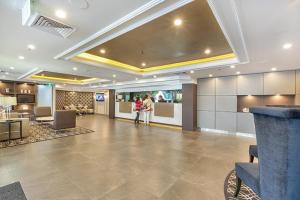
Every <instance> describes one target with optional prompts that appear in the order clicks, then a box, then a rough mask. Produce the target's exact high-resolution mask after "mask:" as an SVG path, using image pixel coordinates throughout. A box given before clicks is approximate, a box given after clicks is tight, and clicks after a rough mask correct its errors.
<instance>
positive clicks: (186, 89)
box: [182, 83, 197, 131]
mask: <svg viewBox="0 0 300 200" xmlns="http://www.w3.org/2000/svg"><path fill="white" fill-rule="evenodd" d="M196 129H197V85H196V84H193V83H189V84H182V130H183V131H194V130H196Z"/></svg>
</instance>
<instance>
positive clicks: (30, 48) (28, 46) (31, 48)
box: [27, 44, 35, 51]
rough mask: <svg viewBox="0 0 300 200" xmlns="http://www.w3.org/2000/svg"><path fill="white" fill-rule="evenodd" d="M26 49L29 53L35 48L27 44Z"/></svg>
mask: <svg viewBox="0 0 300 200" xmlns="http://www.w3.org/2000/svg"><path fill="white" fill-rule="evenodd" d="M27 49H28V50H29V51H32V50H35V46H34V45H33V44H29V45H27Z"/></svg>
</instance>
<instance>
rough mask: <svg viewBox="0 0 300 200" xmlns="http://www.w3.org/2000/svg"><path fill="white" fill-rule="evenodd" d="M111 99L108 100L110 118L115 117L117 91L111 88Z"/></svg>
mask: <svg viewBox="0 0 300 200" xmlns="http://www.w3.org/2000/svg"><path fill="white" fill-rule="evenodd" d="M108 93H109V99H108V100H109V101H108V108H109V109H108V110H109V113H108V116H109V118H110V119H114V118H115V102H116V101H115V100H116V93H115V90H109V91H108Z"/></svg>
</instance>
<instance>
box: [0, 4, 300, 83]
mask: <svg viewBox="0 0 300 200" xmlns="http://www.w3.org/2000/svg"><path fill="white" fill-rule="evenodd" d="M210 1H213V2H216V3H217V2H221V1H224V0H210ZM229 1H230V2H231V1H232V2H234V3H235V5H236V9H237V12H238V18H239V22H240V26H241V28H242V31H243V36H244V40H245V45H246V49H247V52H248V56H249V60H250V62H249V63H246V64H240V65H237V66H236V69H229V68H228V67H225V68H224V66H219V67H214V68H210V69H202V70H197V71H195V73H194V74H191V76H192V77H193V78H198V77H207V76H208V74H214V76H226V75H232V74H235V73H236V71H240V72H241V73H242V74H243V73H257V72H266V71H270V69H271V68H272V67H276V68H277V69H278V70H287V69H297V68H300V56H299V55H298V54H299V53H298V52H300V37H299V36H300V26H299V22H300V0H264V1H261V0H228V2H229ZM23 2H24V0H9V1H8V0H0V22H1V23H0V44H1V48H0V69H4V70H8V71H11V73H10V76H11V77H8V76H6V78H11V79H15V78H16V77H19V76H20V75H21V74H24V73H26V72H28V71H30V70H31V69H33V68H35V67H38V68H40V69H42V70H47V71H54V72H60V73H73V74H77V75H85V76H92V77H98V78H104V79H112V74H117V77H116V78H115V79H116V81H118V82H121V81H130V80H134V79H135V77H137V75H133V74H129V73H125V72H120V71H113V70H111V69H106V68H99V67H93V66H89V65H86V64H79V63H73V62H70V61H66V60H55V59H53V58H54V57H55V56H56V55H58V54H60V53H61V52H64V51H66V50H67V49H69V48H71V47H73V46H75V45H77V44H78V43H79V42H81V41H83V40H85V39H86V38H88V37H89V36H91V35H93V34H95V33H96V32H98V31H99V30H101V29H103V28H105V27H107V26H109V25H110V24H112V23H113V22H115V21H117V20H118V19H120V18H122V17H124V16H125V15H127V14H128V13H130V12H133V11H134V10H136V9H138V8H140V7H141V6H143V5H145V4H147V3H149V2H151V1H150V0H122V3H120V0H109V1H107V0H88V2H89V3H90V6H89V8H88V9H85V10H82V9H79V8H77V7H76V6H74V5H72V4H70V3H69V0H51V1H49V0H40V5H39V10H40V11H41V12H42V13H43V15H46V16H49V17H51V18H54V19H57V18H56V17H55V15H54V11H55V10H56V9H63V10H65V11H66V12H67V18H66V19H64V20H61V19H59V21H62V22H64V23H66V24H69V25H71V26H74V27H75V28H76V31H75V32H74V33H73V34H72V35H71V36H70V37H69V38H67V39H63V38H60V37H57V36H55V35H51V34H49V33H46V32H42V31H40V30H37V29H34V28H30V27H25V26H22V25H21V20H22V18H21V10H20V9H19V8H20V7H22V3H23ZM166 2H168V1H167V0H166ZM151 14H153V13H151ZM149 15H150V13H149ZM286 42H291V43H292V44H293V47H292V48H291V49H289V50H283V49H282V45H283V44H284V43H286ZM28 44H34V45H35V46H36V50H34V51H28V50H27V47H26V46H27V45H28ZM19 55H22V56H24V57H25V60H19V59H18V58H17V57H18V56H19ZM11 66H13V67H15V70H10V69H9V67H11ZM73 67H77V68H78V71H76V72H75V71H73V70H72V68H73ZM170 74H171V72H170ZM0 78H1V77H0Z"/></svg>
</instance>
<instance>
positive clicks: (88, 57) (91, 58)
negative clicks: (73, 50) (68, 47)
mask: <svg viewBox="0 0 300 200" xmlns="http://www.w3.org/2000/svg"><path fill="white" fill-rule="evenodd" d="M76 57H77V58H81V59H86V60H89V61H96V62H100V63H105V64H109V65H113V66H116V67H120V68H123V69H129V70H132V71H136V72H141V69H140V68H138V67H135V66H132V65H128V64H125V63H121V62H118V61H115V60H111V59H107V58H103V57H100V56H95V55H92V54H89V53H81V54H79V55H77V56H76Z"/></svg>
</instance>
